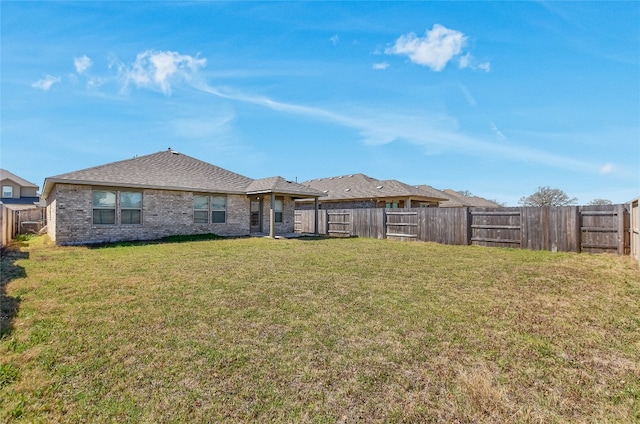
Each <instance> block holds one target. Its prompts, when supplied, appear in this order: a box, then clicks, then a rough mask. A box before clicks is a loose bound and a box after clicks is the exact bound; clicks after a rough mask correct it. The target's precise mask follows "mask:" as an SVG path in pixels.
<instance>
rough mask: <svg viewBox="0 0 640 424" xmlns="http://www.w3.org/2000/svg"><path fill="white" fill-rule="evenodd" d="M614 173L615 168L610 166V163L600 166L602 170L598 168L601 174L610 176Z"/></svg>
mask: <svg viewBox="0 0 640 424" xmlns="http://www.w3.org/2000/svg"><path fill="white" fill-rule="evenodd" d="M614 171H615V167H614V166H613V164H610V163H605V164H604V165H603V166H602V168H600V173H601V174H611V173H612V172H614Z"/></svg>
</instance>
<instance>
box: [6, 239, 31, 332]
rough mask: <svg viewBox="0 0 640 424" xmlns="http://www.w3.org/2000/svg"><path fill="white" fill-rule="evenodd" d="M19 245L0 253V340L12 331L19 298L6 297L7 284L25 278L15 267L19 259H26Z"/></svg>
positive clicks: (25, 253) (23, 272) (25, 254)
mask: <svg viewBox="0 0 640 424" xmlns="http://www.w3.org/2000/svg"><path fill="white" fill-rule="evenodd" d="M20 246H21V244H19V243H15V244H12V245H10V246H8V247H6V248H3V249H2V251H1V252H0V339H1V338H3V337H5V336H7V335H9V334H11V332H12V331H13V319H14V318H15V316H16V314H17V313H18V308H19V306H20V296H16V297H11V296H8V295H7V284H9V282H11V280H14V279H16V278H24V277H26V276H27V273H26V272H25V270H24V268H23V267H21V266H18V265H16V261H18V260H20V259H28V258H29V254H28V253H27V252H22V251H20Z"/></svg>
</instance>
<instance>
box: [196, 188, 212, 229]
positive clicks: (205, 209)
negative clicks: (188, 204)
mask: <svg viewBox="0 0 640 424" xmlns="http://www.w3.org/2000/svg"><path fill="white" fill-rule="evenodd" d="M193 222H194V223H195V224H208V223H209V196H197V195H194V196H193Z"/></svg>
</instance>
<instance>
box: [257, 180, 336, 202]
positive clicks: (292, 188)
mask: <svg viewBox="0 0 640 424" xmlns="http://www.w3.org/2000/svg"><path fill="white" fill-rule="evenodd" d="M246 192H247V194H262V193H278V194H286V195H289V196H291V197H298V198H305V197H309V195H310V193H312V194H314V195H315V196H326V195H325V194H324V193H322V192H320V191H318V190H314V189H312V188H309V187H308V186H305V185H302V184H298V183H295V182H293V181H289V180H285V179H284V178H282V177H270V178H263V179H260V180H254V181H253V182H251V184H249V186H248V187H247V189H246Z"/></svg>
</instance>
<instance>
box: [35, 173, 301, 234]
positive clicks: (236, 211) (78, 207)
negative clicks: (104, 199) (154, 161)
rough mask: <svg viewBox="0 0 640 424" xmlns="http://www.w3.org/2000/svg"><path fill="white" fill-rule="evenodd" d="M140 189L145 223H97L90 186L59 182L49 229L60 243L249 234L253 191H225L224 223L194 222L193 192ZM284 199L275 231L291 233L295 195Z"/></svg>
mask: <svg viewBox="0 0 640 424" xmlns="http://www.w3.org/2000/svg"><path fill="white" fill-rule="evenodd" d="M101 189H104V188H101ZM110 190H118V189H110ZM142 193H143V194H142V208H143V210H142V224H141V225H93V224H92V221H93V212H92V211H93V205H92V187H91V186H84V185H71V184H56V186H55V187H54V189H53V190H52V192H51V194H50V196H49V199H48V202H47V203H48V206H47V218H48V227H47V228H48V234H49V236H50V238H51V239H52V240H53V241H54V242H55V243H56V244H61V245H65V244H85V243H103V242H115V241H126V240H157V239H160V238H162V237H166V236H171V235H190V234H207V233H213V234H218V235H221V236H244V235H248V234H249V223H250V215H249V197H248V196H246V195H233V194H229V195H227V219H226V223H224V224H194V222H193V193H192V192H184V191H170V190H153V189H145V190H143V191H142ZM265 197H266V196H265ZM267 199H268V198H267ZM267 199H265V200H267ZM284 200H285V201H284V214H283V222H282V223H277V224H276V233H280V234H282V233H292V232H293V227H294V212H293V206H294V204H293V200H292V199H291V198H289V197H285V199H284ZM264 206H265V207H264V211H265V213H266V219H265V220H263V222H264V227H265V229H266V231H265V232H267V233H268V231H269V203H268V201H267V203H266V204H265V205H264ZM116 214H117V216H116V223H119V222H120V217H119V216H118V215H119V209H117V210H116Z"/></svg>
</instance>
